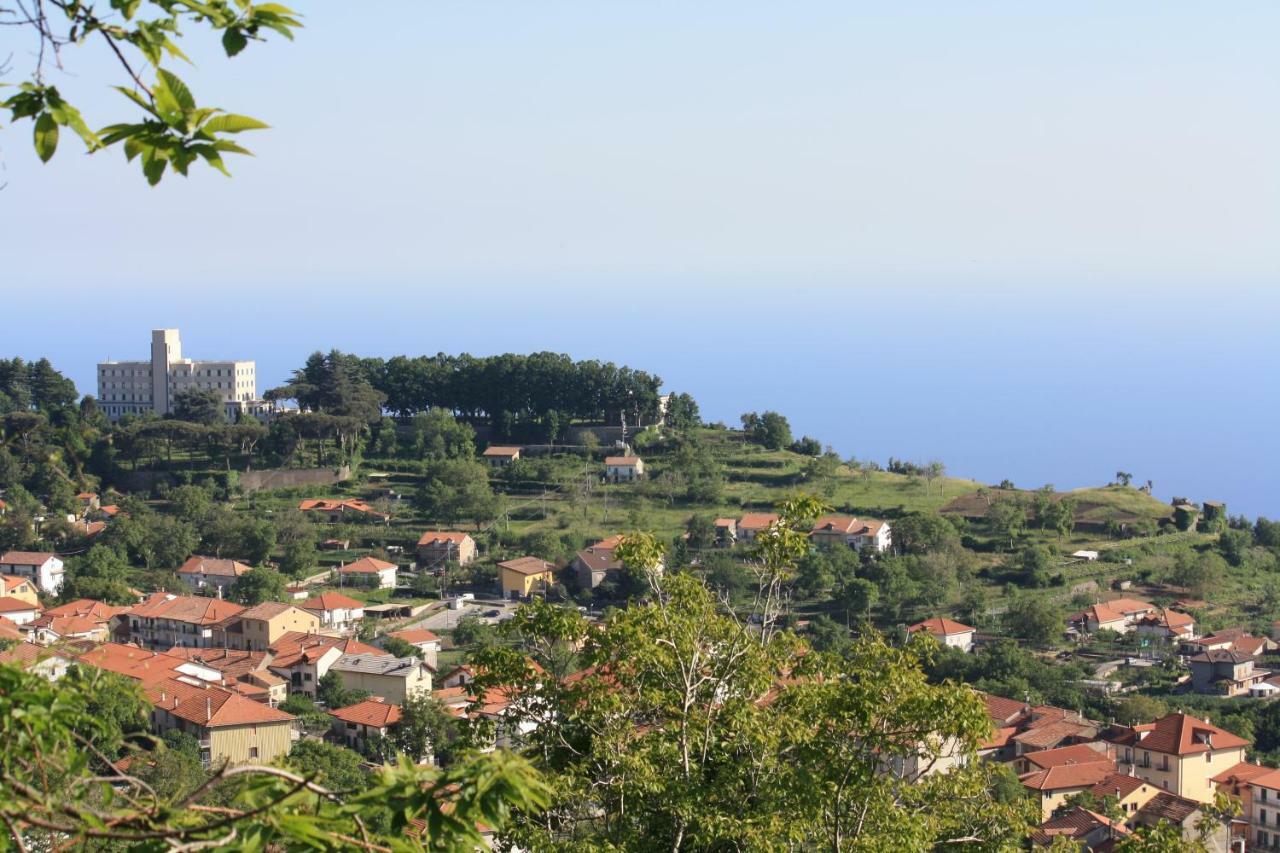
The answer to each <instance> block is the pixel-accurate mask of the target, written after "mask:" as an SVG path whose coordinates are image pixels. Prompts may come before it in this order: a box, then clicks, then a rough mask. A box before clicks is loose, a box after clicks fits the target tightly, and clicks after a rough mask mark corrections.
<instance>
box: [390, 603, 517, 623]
mask: <svg viewBox="0 0 1280 853" xmlns="http://www.w3.org/2000/svg"><path fill="white" fill-rule="evenodd" d="M517 606H518V603H517V602H512V601H500V600H498V599H492V600H477V601H468V602H466V604H465V605H464V607H463V608H462V609H461V610H454V609H453V608H452V607H447V608H445V609H444V610H437V611H436V612H435V613H432V614H431V615H430V616H428V617H427V618H425V619H422V620H420V621H418V622H415V623H413V624H412V625H406V626H405V627H406V628H426V629H427V630H428V631H448V630H450V629H452V628H453V627H454V626H455V625H457V624H458V620H459V619H461V618H462V617H463V616H477V617H479V618H480V620H481V621H482V622H485V623H487V624H490V625H493V624H497V623H498V622H500V621H502V620H503V619H510V618H511V614H512V612H513V611H514V610H515V609H516V607H517Z"/></svg>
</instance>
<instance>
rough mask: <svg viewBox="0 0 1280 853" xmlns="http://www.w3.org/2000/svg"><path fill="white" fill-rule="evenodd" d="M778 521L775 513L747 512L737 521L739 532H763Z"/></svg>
mask: <svg viewBox="0 0 1280 853" xmlns="http://www.w3.org/2000/svg"><path fill="white" fill-rule="evenodd" d="M777 520H778V514H777V513H776V512H749V513H747V514H746V515H744V516H742V518H740V519H738V529H739V530H764V529H765V528H766V527H768V526H769V525H771V524H773V523H774V522H775V521H777Z"/></svg>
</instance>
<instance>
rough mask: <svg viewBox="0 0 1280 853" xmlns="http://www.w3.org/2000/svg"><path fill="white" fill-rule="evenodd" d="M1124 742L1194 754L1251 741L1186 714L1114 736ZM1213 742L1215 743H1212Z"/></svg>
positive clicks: (1162, 750)
mask: <svg viewBox="0 0 1280 853" xmlns="http://www.w3.org/2000/svg"><path fill="white" fill-rule="evenodd" d="M1115 742H1116V743H1120V744H1124V745H1141V746H1142V748H1143V749H1149V750H1151V751H1152V752H1163V753H1167V754H1169V755H1195V754H1199V753H1204V752H1209V751H1210V750H1214V749H1237V748H1241V747H1247V746H1249V741H1247V740H1245V739H1244V738H1242V737H1239V736H1237V735H1233V734H1232V733H1231V732H1228V731H1226V730H1224V729H1220V728H1218V727H1217V726H1215V725H1212V724H1211V723H1206V722H1205V721H1204V720H1198V719H1196V718H1195V717H1192V716H1189V715H1187V714H1179V713H1174V714H1169V715H1168V716H1167V717H1162V718H1160V719H1159V720H1156V721H1155V722H1154V723H1145V724H1142V725H1138V726H1134V727H1133V728H1132V729H1130V730H1128V731H1126V732H1123V733H1122V734H1121V735H1120V736H1119V737H1117V738H1116V739H1115ZM1209 742H1212V746H1210V743H1209Z"/></svg>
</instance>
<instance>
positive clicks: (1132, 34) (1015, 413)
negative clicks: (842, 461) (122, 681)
mask: <svg viewBox="0 0 1280 853" xmlns="http://www.w3.org/2000/svg"><path fill="white" fill-rule="evenodd" d="M296 5H297V8H299V10H300V11H302V12H304V13H305V15H306V21H307V29H306V30H304V31H303V32H302V33H301V34H300V36H299V39H298V41H297V42H295V43H293V44H284V43H279V42H277V43H272V44H268V45H253V46H251V47H250V49H249V50H248V51H246V53H245V54H243V55H242V56H241V57H238V58H236V59H235V60H232V61H227V60H225V59H220V58H218V56H217V54H216V52H214V51H212V50H194V51H192V55H193V57H194V58H195V60H196V62H197V68H195V69H183V68H177V69H176V70H178V72H179V73H180V74H181V75H182V76H184V77H185V78H186V79H187V81H188V83H190V84H191V86H192V88H193V89H194V90H195V92H196V94H197V96H198V97H200V98H201V99H202V101H207V102H209V103H213V104H218V105H222V106H226V107H229V108H233V109H235V110H237V111H240V112H245V113H249V114H251V115H255V116H258V117H261V118H264V119H266V120H268V121H269V122H271V124H272V125H273V129H272V130H270V131H267V132H264V133H259V134H256V135H254V136H252V137H249V138H247V140H246V142H247V144H249V146H250V147H251V148H253V149H254V151H255V153H256V154H257V155H258V156H257V157H256V158H254V159H241V160H239V161H237V162H234V163H232V164H231V167H232V169H233V171H234V172H235V178H234V179H233V180H226V179H224V178H222V177H221V176H218V175H215V174H212V173H208V174H206V173H200V174H198V175H196V176H195V177H193V178H192V179H190V180H187V181H183V180H181V179H172V178H166V180H165V182H164V183H163V184H162V185H161V186H160V187H158V188H156V189H150V188H148V187H147V186H146V185H145V183H144V182H143V181H142V179H141V176H140V174H139V173H138V171H137V168H136V166H131V165H126V164H125V163H124V159H123V156H122V155H121V154H120V153H119V152H114V151H113V152H107V153H104V154H98V155H95V156H94V157H91V158H90V157H85V156H83V155H81V154H79V153H78V152H77V151H76V149H75V147H74V145H73V144H72V143H70V141H69V140H65V139H64V148H63V150H62V151H60V152H59V154H58V155H57V157H56V158H55V159H54V160H53V162H52V163H50V164H49V165H48V166H43V167H42V166H40V165H39V164H38V163H37V161H36V160H35V157H34V154H32V152H31V151H30V145H29V136H28V133H27V131H26V128H25V127H24V128H22V129H21V130H20V131H17V132H15V131H11V130H0V168H2V169H3V171H0V182H7V184H8V185H7V187H6V188H5V189H4V191H3V192H0V260H2V263H0V290H3V292H4V303H3V304H4V305H5V306H6V307H8V308H9V309H11V312H12V313H11V316H10V317H8V318H7V320H8V322H6V323H5V324H4V330H5V331H4V333H3V335H4V343H5V345H4V346H3V347H0V349H3V350H4V351H6V352H14V353H18V354H22V355H25V356H35V355H40V354H48V355H50V356H51V357H52V358H54V360H55V361H56V362H57V363H58V364H59V365H60V366H61V367H63V368H64V369H66V370H68V372H70V373H71V374H72V375H73V376H74V377H75V378H76V379H77V381H79V382H80V384H81V387H82V390H86V391H91V390H92V387H91V386H90V385H89V382H90V381H91V377H92V363H93V362H94V361H95V360H97V359H98V358H101V357H105V356H107V355H111V356H113V357H118V358H124V357H140V356H141V355H143V354H144V353H145V350H146V340H147V334H148V330H149V329H150V328H152V327H153V326H180V327H182V328H183V330H184V338H185V341H186V347H187V350H188V352H189V353H190V354H192V355H196V356H199V355H207V356H239V357H250V358H256V359H257V360H258V361H259V365H260V374H261V375H262V376H263V378H264V380H265V381H264V385H265V384H269V383H274V382H275V381H278V380H279V379H281V378H283V376H284V375H285V374H286V373H287V371H288V369H289V368H291V367H292V366H294V365H295V364H296V363H298V362H300V361H301V359H302V358H303V357H304V356H305V355H306V353H307V352H309V351H310V350H312V349H314V348H317V347H328V346H341V347H343V348H347V349H352V350H355V351H358V352H362V353H368V354H374V353H377V354H391V353H395V352H435V351H437V350H448V351H456V350H470V351H472V352H478V353H481V352H499V351H504V350H528V349H533V348H549V349H555V350H561V351H566V352H569V353H572V354H574V355H577V356H593V357H607V358H612V359H614V360H617V361H627V362H630V363H632V364H634V365H636V366H640V367H647V368H651V369H653V370H655V371H657V372H659V373H661V374H662V375H663V376H664V377H665V378H666V379H667V380H668V383H669V385H670V386H672V387H673V388H676V389H680V390H688V391H690V392H692V393H693V394H694V395H695V396H696V397H698V398H699V399H700V400H701V401H703V403H704V409H706V410H707V413H708V414H709V415H711V416H713V417H721V418H725V419H727V420H729V419H735V418H736V416H737V415H738V414H739V413H740V412H741V411H744V410H746V409H750V408H763V407H773V408H777V409H780V410H782V411H785V412H787V413H788V414H789V415H790V416H791V418H792V421H793V423H794V425H795V426H796V428H797V431H803V432H809V433H812V434H814V435H817V436H818V437H819V438H821V439H823V440H824V441H828V442H831V443H833V444H834V445H835V446H836V447H837V449H838V450H840V451H841V452H842V453H844V454H857V455H859V456H863V457H870V458H877V459H881V460H883V459H884V458H886V457H887V456H889V455H891V454H892V455H896V456H900V457H905V458H912V459H927V458H932V457H940V458H942V459H943V460H944V461H946V462H947V463H948V465H949V466H950V468H951V469H952V471H953V472H956V473H964V474H971V475H973V476H977V477H980V478H983V479H988V480H998V479H1000V478H1001V477H1004V476H1009V477H1012V478H1013V479H1014V480H1015V481H1017V482H1018V483H1019V484H1020V485H1038V484H1040V483H1043V482H1054V483H1056V484H1057V485H1059V486H1078V485H1084V484H1088V483H1096V482H1102V481H1105V480H1106V479H1108V478H1109V477H1110V476H1111V475H1112V474H1113V473H1114V471H1115V470H1116V468H1117V467H1124V468H1126V469H1127V470H1131V471H1133V472H1134V473H1135V474H1137V475H1138V476H1139V477H1140V478H1142V479H1145V478H1146V477H1151V478H1152V479H1154V480H1155V481H1156V490H1157V493H1158V494H1161V495H1163V496H1168V495H1169V494H1170V493H1178V494H1183V493H1185V494H1187V495H1188V496H1189V497H1193V498H1196V499H1203V498H1206V497H1224V498H1226V499H1227V500H1228V501H1229V502H1231V506H1232V509H1233V510H1236V509H1238V510H1244V511H1248V512H1250V513H1270V514H1272V515H1280V494H1278V493H1277V489H1276V487H1275V486H1274V485H1273V483H1274V482H1276V481H1277V480H1280V453H1277V452H1276V450H1275V441H1274V435H1275V424H1276V421H1277V415H1278V414H1280V403H1278V402H1277V399H1276V376H1277V369H1278V368H1280V319H1278V318H1280V296H1277V295H1276V290H1275V288H1276V287H1277V284H1280V276H1278V273H1280V240H1277V239H1276V235H1277V234H1280V159H1278V158H1277V155H1276V152H1277V151H1280V112H1278V111H1277V110H1276V97H1277V94H1276V93H1277V91H1280V51H1277V50H1276V49H1275V35H1276V33H1277V31H1280V6H1277V5H1276V4H1274V3H1273V2H1269V1H1268V2H1237V3H1231V4H1215V5H1213V6H1206V5H1204V4H1199V3H1195V4H1193V3H1178V2H1146V3H1144V2H1127V3H1123V4H1116V3H1101V2H1098V3H1088V2H1081V3H1073V4H1030V3H1025V2H1019V3H1015V2H988V3H983V4H968V3H965V4H962V3H955V2H932V3H931V2H908V3H902V2H897V3H883V4H868V3H854V2H847V0H846V2H808V3H788V4H782V3H776V2H773V3H764V2H745V0H736V2H732V3H730V2H699V3H688V2H685V3H676V2H646V3H622V2H604V3H602V2H528V0H525V2H507V3H496V2H482V0H468V2H421V0H418V2H412V3H411V2H403V3H397V2H379V3H376V4H352V3H337V2H326V3H314V4H303V3H298V4H296ZM11 50H12V51H13V53H14V61H13V64H14V67H15V70H17V71H21V70H22V69H23V67H24V63H26V62H29V61H30V60H29V56H28V55H27V53H26V52H25V48H24V46H23V45H22V44H20V43H18V42H16V41H15V40H14V36H13V34H12V31H9V32H6V33H4V38H3V40H0V54H7V53H8V52H9V51H11ZM67 61H68V68H69V72H68V73H67V74H66V75H62V76H59V75H56V74H55V77H54V79H55V82H57V83H58V84H59V85H60V86H61V87H62V88H63V90H64V92H65V93H66V94H67V95H69V96H71V97H73V98H74V99H76V100H77V102H78V103H79V104H80V105H81V106H82V108H83V109H84V111H85V113H86V114H87V116H88V117H89V118H90V120H91V122H94V123H106V122H107V121H111V120H115V119H117V118H118V117H120V115H121V114H122V111H123V114H124V115H127V114H128V113H127V110H124V107H123V100H122V99H121V98H119V96H117V95H115V94H114V93H111V92H109V91H107V90H106V87H105V86H104V85H102V83H101V78H100V76H98V72H100V71H101V70H102V69H103V68H105V67H106V65H105V58H104V57H102V56H101V55H100V54H99V53H98V52H97V50H96V48H93V49H83V50H79V51H73V52H71V53H69V54H68V56H67Z"/></svg>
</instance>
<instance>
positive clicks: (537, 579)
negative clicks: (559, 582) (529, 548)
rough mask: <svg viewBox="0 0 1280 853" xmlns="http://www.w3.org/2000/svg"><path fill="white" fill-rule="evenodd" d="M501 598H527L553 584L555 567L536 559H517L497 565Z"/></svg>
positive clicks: (544, 590)
mask: <svg viewBox="0 0 1280 853" xmlns="http://www.w3.org/2000/svg"><path fill="white" fill-rule="evenodd" d="M498 570H499V572H500V573H501V575H500V580H501V582H502V597H503V598H528V597H529V596H530V595H532V594H533V593H535V592H544V593H545V592H546V591H547V587H549V586H551V584H553V583H555V572H556V567H555V566H554V565H552V564H551V563H548V562H547V561H546V560H539V559H538V558H537V557H518V558H516V559H514V560H507V561H506V562H505V563H498Z"/></svg>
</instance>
